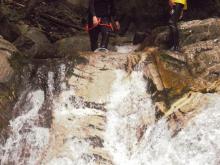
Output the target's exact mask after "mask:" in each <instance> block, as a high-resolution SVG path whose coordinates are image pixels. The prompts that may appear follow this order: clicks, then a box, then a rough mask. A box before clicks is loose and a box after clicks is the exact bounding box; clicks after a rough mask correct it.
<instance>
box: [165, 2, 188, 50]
mask: <svg viewBox="0 0 220 165" xmlns="http://www.w3.org/2000/svg"><path fill="white" fill-rule="evenodd" d="M183 7H184V5H183V4H180V3H177V4H176V5H175V6H174V10H173V13H172V14H171V18H170V20H169V28H170V42H171V46H172V49H173V50H179V30H178V26H177V23H178V20H179V19H180V17H181V14H182V11H183Z"/></svg>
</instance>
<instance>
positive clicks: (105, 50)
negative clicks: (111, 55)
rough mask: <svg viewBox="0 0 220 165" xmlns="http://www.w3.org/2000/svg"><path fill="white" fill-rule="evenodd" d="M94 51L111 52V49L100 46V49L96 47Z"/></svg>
mask: <svg viewBox="0 0 220 165" xmlns="http://www.w3.org/2000/svg"><path fill="white" fill-rule="evenodd" d="M94 52H95V53H97V52H104V53H108V52H109V50H108V49H106V48H98V49H96V50H95V51H94Z"/></svg>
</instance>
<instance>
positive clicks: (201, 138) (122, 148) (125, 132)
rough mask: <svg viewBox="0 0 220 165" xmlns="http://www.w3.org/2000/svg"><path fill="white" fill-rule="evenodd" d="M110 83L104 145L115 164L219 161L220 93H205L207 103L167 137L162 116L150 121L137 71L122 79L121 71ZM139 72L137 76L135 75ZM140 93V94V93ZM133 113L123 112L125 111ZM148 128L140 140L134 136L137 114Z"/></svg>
mask: <svg viewBox="0 0 220 165" xmlns="http://www.w3.org/2000/svg"><path fill="white" fill-rule="evenodd" d="M118 75H120V76H118V79H117V80H116V82H115V83H114V85H113V89H112V95H111V99H110V100H111V101H110V104H109V105H108V110H109V111H108V114H107V118H108V122H107V130H106V135H105V147H106V148H107V149H108V151H109V152H110V153H111V155H112V157H113V162H114V164H115V165H124V164H128V165H164V164H170V165H185V164H189V165H204V164H205V165H206V164H207V165H208V164H209V165H218V164H219V163H220V157H219V154H220V111H219V107H220V95H218V94H207V97H208V98H209V103H208V104H207V105H206V106H205V108H203V109H202V113H200V114H198V115H197V116H196V117H195V118H194V119H193V120H192V121H191V122H190V123H189V124H188V126H187V127H186V128H184V129H183V130H182V131H181V132H180V133H179V134H178V135H177V136H176V137H173V138H172V137H171V133H170V131H169V130H168V125H167V122H166V119H161V120H160V121H159V122H157V123H154V122H153V121H154V109H153V107H152V104H151V101H150V98H149V97H147V96H145V97H142V98H145V99H143V101H141V102H138V101H137V100H138V99H139V98H140V95H141V94H144V91H145V84H144V81H143V80H142V78H141V77H142V76H140V75H141V74H140V73H137V72H136V73H133V75H131V81H130V82H127V83H126V82H125V80H123V78H122V77H123V76H122V77H121V75H122V74H121V73H118ZM138 75H139V76H138ZM142 96H143V95H142ZM130 110H131V112H135V113H131V114H130V113H127V112H128V111H130ZM143 113H146V114H145V115H144V116H145V118H148V119H149V121H150V122H148V128H147V130H146V131H145V134H144V137H143V138H142V140H141V141H140V142H138V140H137V136H135V133H136V130H137V127H138V125H139V124H140V123H139V122H140V117H141V115H143Z"/></svg>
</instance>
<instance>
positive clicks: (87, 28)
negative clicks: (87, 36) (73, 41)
mask: <svg viewBox="0 0 220 165" xmlns="http://www.w3.org/2000/svg"><path fill="white" fill-rule="evenodd" d="M97 26H105V27H107V28H110V29H111V30H113V26H112V24H111V23H109V24H102V23H101V18H98V24H97V25H95V26H92V27H89V25H88V24H87V25H86V27H85V30H86V31H87V32H89V31H90V30H92V29H94V28H95V27H97Z"/></svg>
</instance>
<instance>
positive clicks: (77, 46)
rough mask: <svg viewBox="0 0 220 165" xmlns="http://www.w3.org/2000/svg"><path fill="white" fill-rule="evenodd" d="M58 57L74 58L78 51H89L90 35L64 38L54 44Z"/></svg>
mask: <svg viewBox="0 0 220 165" xmlns="http://www.w3.org/2000/svg"><path fill="white" fill-rule="evenodd" d="M54 47H55V49H56V52H57V55H58V56H60V57H67V56H72V55H73V56H74V53H75V52H77V51H89V50H90V41H89V36H88V35H78V36H74V37H70V38H64V39H61V40H59V41H57V42H56V43H55V44H54Z"/></svg>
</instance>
